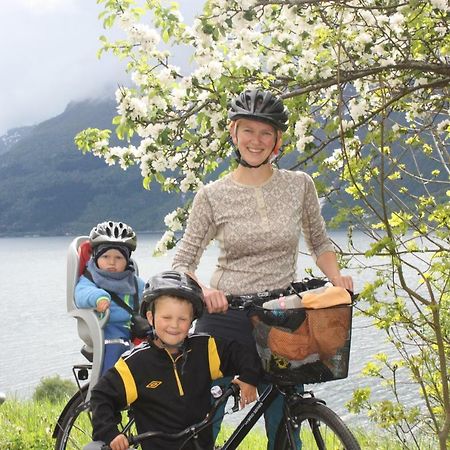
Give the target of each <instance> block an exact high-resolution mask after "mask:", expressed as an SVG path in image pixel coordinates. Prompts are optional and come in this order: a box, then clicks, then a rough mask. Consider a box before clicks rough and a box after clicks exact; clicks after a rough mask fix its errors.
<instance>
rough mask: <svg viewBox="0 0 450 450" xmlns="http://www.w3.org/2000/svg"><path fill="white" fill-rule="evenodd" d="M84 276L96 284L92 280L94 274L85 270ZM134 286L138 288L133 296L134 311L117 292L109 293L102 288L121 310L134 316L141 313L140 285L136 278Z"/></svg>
mask: <svg viewBox="0 0 450 450" xmlns="http://www.w3.org/2000/svg"><path fill="white" fill-rule="evenodd" d="M83 275H84V276H85V277H86V278H87V279H88V280H90V281H92V282H94V280H93V278H92V274H91V273H90V272H89V270H87V269H85V270H84V272H83ZM134 285H135V288H136V292H135V293H134V294H133V309H131V308H130V306H128V305H127V304H126V303H125V302H124V301H123V300H122V299H121V298H120V297H119V296H118V295H117V294H116V293H115V292H112V291H109V290H108V289H104V288H102V289H103V290H104V291H106V292H107V293H108V294H109V295H110V296H111V300H113V301H114V302H115V303H117V304H118V305H119V306H120V307H121V308H123V309H125V310H126V311H127V312H128V313H129V314H131V315H133V314H134V313H137V312H139V295H138V284H137V280H136V276H135V277H134Z"/></svg>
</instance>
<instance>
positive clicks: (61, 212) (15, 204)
mask: <svg viewBox="0 0 450 450" xmlns="http://www.w3.org/2000/svg"><path fill="white" fill-rule="evenodd" d="M115 108H116V104H115V101H114V100H95V101H94V100H89V101H84V102H78V103H71V104H69V105H68V106H67V108H66V110H65V111H64V112H63V113H62V114H60V115H59V116H57V117H54V118H52V119H50V120H47V121H45V122H42V123H40V124H38V125H35V126H32V127H22V128H15V129H13V130H10V131H9V132H8V133H7V134H6V135H4V136H2V137H0V155H1V159H0V211H1V214H0V236H15V235H18V236H20V235H27V234H32V235H34V234H37V235H62V234H85V233H87V232H88V231H89V230H90V229H91V228H92V227H93V226H94V225H95V224H97V223H98V222H100V221H103V220H108V219H113V220H122V221H124V222H127V223H129V224H130V225H132V226H133V227H134V228H135V229H136V230H137V231H161V230H163V229H164V228H165V225H164V216H165V215H166V214H167V213H168V212H169V211H172V210H173V209H174V208H176V207H177V206H179V205H181V204H183V203H184V200H185V199H184V198H183V196H182V195H181V194H177V193H172V194H168V193H164V192H161V190H160V186H159V185H158V184H156V183H154V184H152V186H151V190H150V191H147V190H145V189H144V188H143V187H142V177H141V174H140V171H139V168H138V167H131V168H129V169H128V170H126V171H123V170H122V169H120V167H116V166H112V167H111V166H107V165H106V164H105V162H104V160H103V159H99V158H97V157H95V156H93V155H91V154H86V155H83V154H82V153H81V152H80V151H79V150H78V149H77V148H76V146H75V144H74V142H73V139H74V136H75V135H76V134H77V133H78V132H79V131H81V130H83V129H85V128H88V127H97V128H101V129H103V128H109V129H112V128H113V127H112V125H111V120H112V118H113V117H114V116H115V115H116V110H115ZM113 135H114V133H113V134H112V136H113ZM112 143H113V144H114V142H113V141H112ZM393 151H395V152H396V154H398V160H399V162H402V163H404V164H405V167H406V168H407V169H408V171H409V172H411V173H417V172H418V168H420V172H421V173H423V174H425V175H428V174H430V173H431V172H432V171H433V170H435V169H439V168H441V167H440V166H441V165H440V164H439V161H437V160H433V159H432V158H429V157H425V156H424V155H423V154H422V152H415V153H412V152H404V151H403V150H402V149H401V148H400V147H399V148H396V146H394V149H393ZM294 153H295V152H293V153H292V154H290V155H286V157H285V158H283V159H282V164H281V166H282V167H286V168H289V167H292V166H293V165H294V164H295V162H296V159H297V157H298V155H296V154H294ZM226 165H227V163H226V162H225V163H223V164H222V165H221V167H220V168H219V169H218V171H217V172H216V174H215V175H210V177H213V178H214V177H216V176H217V173H218V172H220V171H221V170H223V169H224V168H225V166H226ZM302 169H303V168H300V170H302ZM305 170H306V171H307V172H308V173H312V172H314V170H315V169H314V166H313V167H310V166H308V168H307V169H305ZM444 177H445V174H441V175H440V177H438V178H442V179H443V178H444ZM387 183H388V184H389V185H390V187H391V189H392V192H398V191H399V188H400V187H402V186H405V187H407V188H408V189H409V192H410V193H413V194H415V195H417V196H418V195H427V194H428V193H427V192H425V191H424V189H425V188H426V189H428V190H431V189H433V187H431V186H425V187H424V186H421V185H420V183H417V182H416V181H415V180H414V179H413V177H408V178H405V179H403V180H393V181H389V182H387ZM439 186H443V185H442V184H441V185H438V189H440V190H442V192H439V191H438V192H437V195H441V196H444V195H445V193H444V189H443V188H439ZM374 189H375V190H376V189H378V186H377V185H374ZM434 189H436V187H434ZM345 197H346V196H345V193H344V192H343V191H342V190H339V189H337V191H336V192H335V193H334V196H333V198H332V199H331V202H324V208H323V215H324V217H325V220H326V221H327V222H328V221H329V220H330V219H331V218H332V217H333V216H334V215H335V214H336V206H337V203H338V201H339V200H342V199H344V198H345ZM347 197H348V196H347ZM347 199H348V198H347ZM406 201H408V200H406ZM410 201H414V199H412V200H410Z"/></svg>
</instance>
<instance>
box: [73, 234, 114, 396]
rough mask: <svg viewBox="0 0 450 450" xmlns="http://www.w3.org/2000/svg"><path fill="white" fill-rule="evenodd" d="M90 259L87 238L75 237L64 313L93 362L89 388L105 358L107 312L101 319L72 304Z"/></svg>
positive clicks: (93, 382)
mask: <svg viewBox="0 0 450 450" xmlns="http://www.w3.org/2000/svg"><path fill="white" fill-rule="evenodd" d="M89 257H90V245H89V237H88V236H79V237H76V238H75V239H74V240H73V241H72V242H71V243H70V245H69V250H68V253H67V312H68V313H69V314H70V315H71V316H72V317H74V318H75V319H77V329H78V335H79V337H80V339H81V340H82V341H83V342H84V346H83V348H82V350H81V352H82V354H83V355H84V356H85V357H86V358H87V359H89V361H91V362H92V371H91V378H90V382H89V386H90V387H91V386H94V385H95V384H96V383H97V381H98V378H99V377H100V373H101V370H102V362H103V356H104V334H103V327H104V326H105V324H106V322H107V321H108V317H109V309H108V310H107V311H106V312H105V314H104V315H103V316H102V317H100V315H99V314H98V313H97V312H96V311H95V310H94V309H82V308H78V307H77V305H76V304H75V286H76V284H77V282H78V279H79V278H80V275H81V274H82V273H83V271H84V267H85V265H86V263H87V261H88V259H89ZM89 391H90V389H89ZM88 396H89V394H88Z"/></svg>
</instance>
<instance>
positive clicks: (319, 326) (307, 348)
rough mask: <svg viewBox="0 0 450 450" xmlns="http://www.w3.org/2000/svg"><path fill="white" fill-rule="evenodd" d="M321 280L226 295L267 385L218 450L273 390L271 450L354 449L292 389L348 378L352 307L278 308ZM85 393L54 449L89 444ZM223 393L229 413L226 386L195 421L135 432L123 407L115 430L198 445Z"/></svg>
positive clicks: (70, 409) (232, 443)
mask: <svg viewBox="0 0 450 450" xmlns="http://www.w3.org/2000/svg"><path fill="white" fill-rule="evenodd" d="M324 284H325V282H324V281H322V280H308V281H305V282H296V283H293V284H292V285H291V286H290V287H289V288H288V289H286V290H277V291H270V292H262V293H257V294H249V295H242V296H229V297H228V300H229V303H230V308H234V309H245V310H247V311H248V313H249V316H250V318H251V320H252V322H253V324H254V335H255V340H256V345H257V349H258V353H259V355H260V357H261V361H262V364H263V368H264V370H265V373H266V377H267V382H268V386H267V388H266V389H265V391H264V392H263V393H262V394H261V395H260V397H259V399H258V400H257V401H256V402H255V403H254V405H253V406H252V408H251V409H250V410H249V412H248V413H247V415H246V416H245V417H244V418H243V419H242V420H241V422H240V423H239V425H238V426H237V427H236V429H235V430H234V431H233V433H232V435H231V436H230V437H229V438H228V439H227V440H226V442H225V443H224V444H223V445H222V447H221V448H222V449H223V450H229V449H236V448H238V446H239V444H240V443H241V442H242V441H243V439H244V438H245V437H246V436H247V434H248V433H249V432H250V431H251V430H252V428H253V426H254V425H255V423H256V422H257V421H258V419H259V418H260V417H262V415H263V414H264V412H265V411H266V410H267V408H268V407H269V406H270V405H271V404H272V402H273V401H274V400H275V398H277V396H278V395H282V396H283V397H284V407H283V418H282V421H281V423H280V426H279V429H278V431H277V435H276V441H275V448H276V449H277V450H284V449H297V444H296V442H298V440H299V439H300V441H301V443H302V450H312V449H321V450H325V449H333V450H337V449H346V450H360V446H359V444H358V442H357V440H356V438H355V437H354V436H353V434H352V433H351V432H350V430H349V429H348V428H347V426H346V425H345V424H344V422H343V421H342V420H341V419H340V417H339V416H338V415H337V414H336V413H335V412H333V411H332V410H331V409H330V408H328V407H327V406H326V404H325V402H324V401H323V400H321V399H318V398H316V397H315V396H314V394H313V392H312V391H300V392H299V389H298V386H299V384H310V383H320V382H325V381H331V380H337V379H342V378H346V377H347V375H348V364H349V353H350V342H351V321H352V304H351V303H350V304H342V305H339V304H338V305H334V306H330V307H326V308H316V307H314V305H313V304H312V303H311V304H310V305H309V306H310V307H308V308H304V307H299V308H286V309H284V307H283V305H286V304H290V303H291V302H292V301H293V300H295V298H296V297H297V300H298V301H300V300H301V295H302V293H305V292H306V291H309V293H313V292H317V290H319V291H320V288H321V287H322V286H323V285H324ZM313 295H314V294H313ZM318 295H320V294H318ZM310 298H311V297H310ZM321 299H322V297H321ZM274 301H275V302H274ZM305 303H306V297H305ZM277 304H278V307H276V306H277ZM87 370H88V366H84V365H80V366H75V367H74V374H75V376H76V377H77V379H78V378H79V377H80V375H81V376H82V378H83V377H85V376H86V371H87ZM86 393H87V385H84V386H82V387H81V386H80V389H79V392H78V393H77V394H76V395H75V396H74V397H73V398H72V399H71V400H70V401H69V403H68V404H67V405H66V407H65V409H64V410H63V412H62V413H61V416H60V418H59V420H58V423H57V426H56V428H55V432H54V437H55V438H56V445H55V449H56V450H68V449H71V450H72V449H82V448H83V446H84V445H86V444H87V443H88V442H90V441H91V436H92V425H91V416H90V410H89V402H88V401H86ZM230 397H233V398H234V406H233V408H232V409H231V411H229V412H233V411H237V410H238V402H239V391H238V388H237V387H236V386H235V385H234V384H232V385H230V386H229V387H228V388H227V389H226V390H225V392H224V393H223V394H222V395H221V396H220V397H219V398H218V399H216V400H214V401H213V402H212V408H211V411H210V412H209V414H208V415H207V417H205V419H204V420H203V421H202V422H200V423H197V424H194V425H191V426H189V427H188V428H186V429H185V430H182V431H180V432H178V433H174V434H170V433H163V432H159V431H149V432H146V433H142V434H136V429H135V427H134V420H133V417H132V411H131V410H127V411H124V412H123V414H122V419H123V426H122V427H121V430H122V432H123V433H124V434H125V435H126V436H127V438H128V441H129V442H130V445H138V444H139V443H141V442H143V441H144V440H148V439H152V438H156V437H158V438H161V437H163V438H165V439H167V440H179V439H183V441H184V442H185V443H187V442H192V443H194V447H195V445H197V447H196V448H199V449H200V447H199V446H198V444H196V442H197V441H196V436H198V434H199V433H200V432H201V431H202V430H203V429H205V428H206V427H209V426H211V425H212V423H213V421H214V420H215V414H216V411H217V410H218V409H220V407H221V406H222V405H223V404H225V403H226V402H227V401H228V399H229V398H230ZM107 448H109V447H108V446H105V449H107ZM181 448H182V447H181Z"/></svg>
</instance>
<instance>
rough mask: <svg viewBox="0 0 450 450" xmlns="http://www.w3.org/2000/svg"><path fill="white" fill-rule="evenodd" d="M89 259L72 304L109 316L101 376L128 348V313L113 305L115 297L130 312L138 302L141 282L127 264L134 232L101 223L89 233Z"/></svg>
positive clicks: (114, 224)
mask: <svg viewBox="0 0 450 450" xmlns="http://www.w3.org/2000/svg"><path fill="white" fill-rule="evenodd" d="M89 241H90V244H91V247H92V256H91V258H90V260H89V261H88V263H87V266H86V270H85V272H84V274H83V275H82V276H81V277H80V279H79V281H78V283H77V285H76V287H75V303H76V304H77V306H78V307H79V308H95V309H96V310H97V311H98V312H100V313H104V312H105V311H106V310H107V309H108V308H109V309H110V315H109V320H108V323H107V324H106V326H105V328H104V333H105V356H104V359H103V366H102V373H105V372H106V371H107V370H108V369H109V368H111V367H112V366H113V365H114V364H115V363H116V361H117V360H118V359H119V356H120V355H121V354H122V353H123V352H125V351H127V350H129V349H130V342H131V341H130V339H131V334H130V319H131V315H130V312H129V311H127V310H126V309H125V308H124V307H123V306H121V305H120V304H118V303H116V301H114V298H113V297H112V296H111V293H115V294H117V295H118V296H119V297H120V299H122V301H123V302H125V304H126V305H128V306H129V307H130V309H131V310H133V306H134V303H135V302H136V303H139V304H140V301H141V299H142V292H143V290H144V281H143V280H142V279H140V278H139V277H137V276H136V275H135V271H134V267H133V265H132V264H130V257H131V253H132V252H133V251H134V250H135V249H136V241H137V239H136V233H135V232H134V231H133V229H132V228H131V227H130V226H128V225H127V224H125V223H123V222H112V221H108V222H102V223H99V224H98V225H97V226H95V227H94V228H93V229H92V230H91V232H90V234H89Z"/></svg>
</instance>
